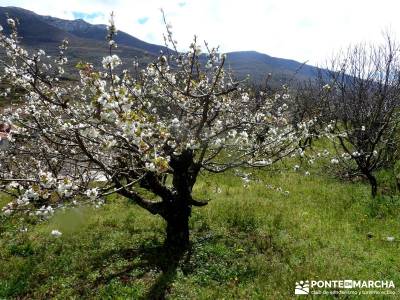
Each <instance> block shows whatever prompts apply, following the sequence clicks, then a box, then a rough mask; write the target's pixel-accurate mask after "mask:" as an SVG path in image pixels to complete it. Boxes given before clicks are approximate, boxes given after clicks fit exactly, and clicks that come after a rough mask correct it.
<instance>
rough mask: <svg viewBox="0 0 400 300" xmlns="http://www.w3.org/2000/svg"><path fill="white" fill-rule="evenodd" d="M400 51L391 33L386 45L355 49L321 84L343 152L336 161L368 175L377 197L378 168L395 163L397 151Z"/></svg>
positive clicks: (328, 129) (335, 138)
mask: <svg viewBox="0 0 400 300" xmlns="http://www.w3.org/2000/svg"><path fill="white" fill-rule="evenodd" d="M399 50H400V49H399V47H398V45H397V44H396V43H395V42H393V41H392V39H391V38H390V37H389V36H387V37H386V40H385V43H384V44H382V45H376V46H366V45H363V44H362V45H357V46H354V47H350V48H349V49H348V50H347V52H344V53H341V54H340V55H338V56H337V58H336V59H334V60H333V61H332V64H331V66H330V68H329V69H330V71H329V72H328V74H325V75H324V76H321V77H320V79H321V80H322V81H320V83H319V84H318V87H319V88H321V87H322V90H323V91H324V95H323V96H322V97H321V99H323V100H321V106H324V107H325V109H324V110H325V111H326V112H327V113H326V116H325V117H324V119H325V120H331V122H330V123H329V124H328V125H327V127H326V132H328V133H329V135H330V136H331V137H332V141H334V145H335V146H336V149H337V153H338V154H339V155H338V156H337V157H336V158H334V159H333V160H332V161H333V162H335V163H339V162H340V163H342V164H343V165H345V166H346V167H347V169H348V171H349V172H350V174H351V175H362V176H364V177H365V178H366V179H368V181H369V183H370V185H371V194H372V196H373V197H375V196H376V195H377V188H378V184H377V180H376V177H375V175H374V172H375V171H376V170H378V169H379V168H382V167H384V166H390V165H392V164H393V160H394V157H395V155H396V153H397V149H398V142H399V141H398V130H399V121H400V119H399V103H400V68H399Z"/></svg>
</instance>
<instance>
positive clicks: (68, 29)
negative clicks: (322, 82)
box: [0, 7, 317, 84]
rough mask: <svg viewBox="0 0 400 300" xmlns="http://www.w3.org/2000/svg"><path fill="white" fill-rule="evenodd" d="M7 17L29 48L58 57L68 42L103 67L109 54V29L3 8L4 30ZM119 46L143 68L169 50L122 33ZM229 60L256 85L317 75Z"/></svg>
mask: <svg viewBox="0 0 400 300" xmlns="http://www.w3.org/2000/svg"><path fill="white" fill-rule="evenodd" d="M6 14H8V15H9V16H11V17H14V18H18V20H19V21H20V27H19V32H20V35H21V36H22V37H23V40H22V42H23V43H24V44H25V45H26V46H27V47H29V48H41V49H45V50H46V51H47V52H49V53H50V54H54V53H56V51H57V49H58V48H57V47H58V44H59V43H60V42H61V41H62V40H63V39H64V38H67V39H68V40H69V42H70V50H69V55H70V58H71V59H72V62H73V63H74V62H76V61H78V60H79V59H81V60H86V61H91V62H95V63H96V62H97V64H99V62H100V60H101V57H103V56H104V55H106V53H107V47H106V46H105V36H106V30H107V29H106V26H105V25H92V24H89V23H87V22H85V21H84V20H81V19H78V20H72V21H71V20H62V19H58V18H54V17H51V16H41V15H38V14H35V13H34V12H32V11H29V10H25V9H22V8H17V7H0V25H2V26H3V27H4V28H7V25H6ZM160 34H161V33H160ZM116 42H117V43H118V45H119V47H118V49H117V50H116V53H117V54H118V55H119V56H120V57H121V58H122V59H123V60H124V61H128V62H129V61H130V60H132V59H133V58H134V57H138V58H139V61H140V62H141V63H142V64H143V65H144V64H147V63H148V62H150V61H151V60H152V59H154V58H155V56H156V55H158V53H159V52H160V50H165V47H163V46H159V45H154V44H150V43H147V42H145V41H142V40H140V39H137V38H135V37H133V36H131V35H129V34H127V33H125V32H122V31H119V32H118V35H117V37H116ZM227 58H228V59H227V66H228V68H230V69H231V70H232V71H233V72H234V74H235V75H236V76H237V77H238V78H240V79H242V78H244V77H246V76H247V75H248V74H249V75H250V77H251V79H252V81H253V82H256V83H259V82H261V81H263V80H264V79H265V78H266V76H267V74H268V73H271V74H272V78H273V82H274V83H275V84H281V83H284V82H286V81H288V80H291V79H292V78H296V79H300V80H304V79H309V78H313V77H314V76H315V74H316V72H317V68H316V67H313V66H309V65H303V64H302V63H299V62H297V61H294V60H289V59H282V58H276V57H272V56H269V55H266V54H262V53H258V52H255V51H242V52H229V53H227Z"/></svg>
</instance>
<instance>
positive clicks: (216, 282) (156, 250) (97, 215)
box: [0, 167, 400, 299]
mask: <svg viewBox="0 0 400 300" xmlns="http://www.w3.org/2000/svg"><path fill="white" fill-rule="evenodd" d="M318 168H319V167H318ZM257 173H258V174H257V175H259V176H258V177H259V178H260V180H259V181H256V180H254V181H253V182H252V183H251V184H250V185H249V187H247V188H245V187H244V186H243V182H242V180H241V179H240V178H238V177H237V176H234V175H233V174H224V175H219V176H209V175H202V176H201V178H200V180H199V182H198V184H197V185H196V189H195V194H196V196H197V197H198V198H199V199H208V198H210V199H212V200H211V201H210V203H209V205H207V206H206V207H204V208H195V209H193V212H192V217H191V220H190V226H191V233H192V235H191V241H192V249H191V251H190V252H187V253H184V254H183V255H182V256H179V261H177V260H176V259H175V258H176V257H175V254H174V253H168V252H165V251H164V250H163V249H164V248H163V247H162V242H163V238H164V227H165V224H164V222H163V221H162V219H161V218H159V217H155V216H152V215H150V214H148V213H147V212H145V211H143V210H142V209H140V208H138V207H136V206H133V205H131V204H129V203H128V202H127V201H126V200H124V199H117V198H113V199H110V200H109V201H108V202H109V203H108V204H107V205H105V206H103V207H101V208H97V209H96V208H84V209H73V210H68V211H64V212H59V213H57V214H56V216H55V217H54V218H52V219H50V220H49V221H48V222H44V223H42V224H39V225H31V224H27V223H26V222H25V223H24V222H23V221H21V220H10V219H5V218H2V219H1V220H0V298H6V299H12V298H25V299H47V298H55V299H67V298H76V299H78V298H79V299H80V298H90V299H114V298H116V299H127V298H130V299H162V298H163V297H165V298H168V299H290V298H293V297H294V287H295V282H296V281H298V280H306V279H308V280H314V279H321V280H334V279H359V280H368V279H371V280H393V281H394V283H395V284H396V285H400V272H399V266H400V256H399V255H398V253H399V250H400V249H399V243H398V241H399V240H400V234H399V232H400V231H399V229H400V228H399V227H400V221H399V209H400V205H399V200H398V198H396V197H392V198H384V197H382V198H380V199H378V200H377V201H376V202H373V200H371V198H370V190H369V187H368V186H367V185H366V184H364V183H363V182H355V183H346V182H340V181H338V180H336V179H334V178H332V177H331V176H329V175H327V174H325V175H323V172H314V173H313V172H311V175H310V176H305V175H304V173H303V172H287V171H285V172H281V173H278V174H277V173H274V174H269V173H266V172H263V171H260V172H257ZM266 185H268V187H266ZM281 190H282V191H281ZM284 191H289V195H286V194H285V193H284ZM5 201H6V199H3V202H5ZM22 227H27V228H28V231H27V232H26V233H24V232H22V231H21V228H22ZM53 229H58V230H60V231H61V232H62V236H61V237H60V238H54V237H52V236H51V235H50V232H51V230H53ZM387 236H394V237H395V241H394V242H389V241H387V240H386V238H387ZM321 298H323V297H321ZM332 299H333V298H332ZM360 299H361V298H360ZM362 299H365V296H364V298H362Z"/></svg>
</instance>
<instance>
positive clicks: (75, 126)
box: [0, 18, 307, 247]
mask: <svg viewBox="0 0 400 300" xmlns="http://www.w3.org/2000/svg"><path fill="white" fill-rule="evenodd" d="M8 24H9V26H10V27H11V29H12V32H11V34H10V35H5V34H4V33H0V46H1V47H2V48H3V49H4V50H5V53H6V55H7V58H6V59H5V60H4V61H2V63H3V65H4V72H3V74H4V75H2V79H4V80H6V81H7V82H9V83H10V84H11V85H12V86H13V87H15V88H20V89H23V90H24V95H23V96H22V97H23V101H22V104H21V105H19V106H18V107H14V108H10V109H7V110H6V111H5V112H4V113H3V114H2V115H1V117H0V122H1V123H4V124H9V125H10V126H11V132H10V135H9V136H8V140H9V144H8V147H7V149H6V150H3V151H2V152H1V153H0V189H1V190H2V191H4V192H5V193H7V194H9V195H11V196H12V197H13V200H12V201H11V202H10V203H9V204H7V205H6V206H5V207H4V208H3V213H4V214H6V215H22V214H28V215H35V216H38V217H41V218H42V217H44V218H46V217H47V216H50V215H51V214H52V213H53V211H54V210H56V209H58V208H61V207H72V206H76V205H82V204H84V203H95V204H99V203H102V202H104V200H105V199H106V198H107V196H108V195H110V194H118V195H120V196H123V197H126V198H127V199H129V201H131V202H132V203H134V204H136V205H139V206H140V207H142V208H144V209H146V210H147V211H149V212H150V213H152V214H155V215H160V216H161V217H162V218H163V219H165V221H166V232H167V238H166V243H167V245H171V246H179V247H185V246H187V245H188V243H189V226H188V220H189V217H190V214H191V209H192V207H193V206H204V205H206V204H207V202H206V201H201V200H199V199H194V197H193V194H192V190H193V187H194V185H195V183H196V180H197V179H198V176H199V174H200V172H211V173H221V172H225V171H227V170H229V169H232V168H260V167H267V166H269V165H271V164H273V163H275V162H277V161H279V160H281V159H282V158H284V157H286V156H288V155H289V154H291V153H293V152H294V151H295V150H296V147H297V146H296V145H298V141H299V139H300V138H301V137H302V136H306V135H307V124H297V126H296V130H294V128H293V126H292V125H290V124H289V122H288V121H287V114H286V112H285V110H286V108H287V105H286V104H282V105H280V106H279V107H276V105H275V104H274V103H275V97H273V98H269V97H267V96H266V95H263V94H257V95H254V94H252V93H251V91H249V90H247V89H246V88H243V87H242V85H241V82H237V81H234V80H233V79H232V77H231V76H230V74H229V73H227V72H226V71H225V70H224V64H225V56H224V55H221V54H220V53H219V52H218V49H217V48H209V47H208V45H207V44H205V49H206V51H205V52H206V54H203V53H202V50H201V47H200V45H199V43H198V41H197V39H196V38H194V40H193V43H192V44H191V45H190V47H189V50H188V51H186V52H180V51H178V50H177V44H176V41H174V38H173V34H172V32H171V29H170V27H169V26H167V32H166V35H165V41H166V44H167V45H168V46H169V49H171V50H170V52H169V53H161V55H160V56H159V58H158V59H157V60H155V61H154V62H153V63H151V64H149V65H148V66H147V67H146V68H144V69H143V70H138V63H137V61H135V62H134V65H133V67H132V66H130V69H131V70H133V71H128V70H126V69H122V66H123V65H122V62H121V60H120V59H119V57H118V56H117V55H116V54H114V49H115V48H116V47H117V45H116V43H115V41H114V36H115V34H116V29H115V26H114V22H113V19H112V18H111V20H110V25H109V27H108V32H109V34H108V36H107V41H108V49H109V55H108V56H106V57H104V58H103V59H102V65H103V68H102V69H100V70H98V69H96V68H95V67H94V66H93V64H91V63H89V62H80V63H79V64H78V65H77V66H76V68H77V72H79V78H80V80H79V81H77V82H72V83H71V82H65V81H62V80H61V77H62V75H63V73H64V68H65V65H66V64H68V59H67V57H66V54H65V52H66V51H67V48H68V42H67V41H64V42H63V43H62V44H61V46H60V49H59V50H60V51H59V56H57V57H50V56H47V55H46V53H45V52H44V51H43V50H39V51H33V52H28V51H27V50H25V49H24V48H23V47H22V46H21V44H20V40H19V37H18V33H17V24H16V20H13V19H9V20H8ZM280 96H282V95H278V96H277V97H276V98H279V97H280ZM284 96H285V97H284V98H285V99H289V98H290V97H289V96H288V95H284ZM299 128H300V129H301V130H299ZM149 193H151V194H153V195H154V196H155V197H148V195H149ZM146 195H147V196H146Z"/></svg>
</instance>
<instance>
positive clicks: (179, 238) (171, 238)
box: [165, 207, 190, 249]
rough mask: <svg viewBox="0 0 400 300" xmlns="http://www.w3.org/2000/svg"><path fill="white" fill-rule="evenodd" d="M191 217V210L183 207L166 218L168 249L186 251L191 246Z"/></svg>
mask: <svg viewBox="0 0 400 300" xmlns="http://www.w3.org/2000/svg"><path fill="white" fill-rule="evenodd" d="M189 216H190V208H189V207H186V208H185V207H181V208H180V209H178V210H176V211H174V212H173V213H172V214H170V215H169V216H168V217H167V218H166V222H167V238H166V240H165V245H166V246H167V247H169V248H175V249H185V248H187V247H188V246H189Z"/></svg>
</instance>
